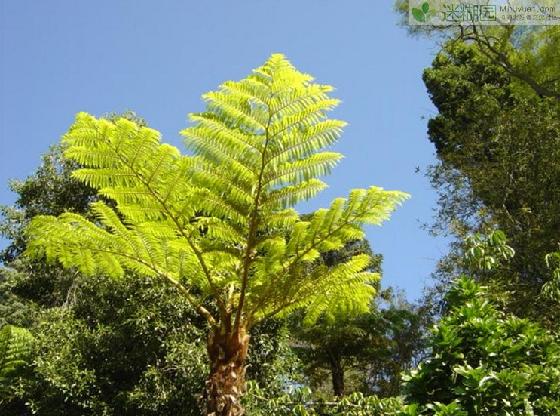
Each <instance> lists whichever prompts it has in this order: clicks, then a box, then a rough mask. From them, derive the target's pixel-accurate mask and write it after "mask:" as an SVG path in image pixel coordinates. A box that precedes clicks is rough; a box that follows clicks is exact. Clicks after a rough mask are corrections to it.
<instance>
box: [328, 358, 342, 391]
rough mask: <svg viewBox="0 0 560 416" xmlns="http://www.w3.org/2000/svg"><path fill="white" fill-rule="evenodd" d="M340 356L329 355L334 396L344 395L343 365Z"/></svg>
mask: <svg viewBox="0 0 560 416" xmlns="http://www.w3.org/2000/svg"><path fill="white" fill-rule="evenodd" d="M341 361H342V360H341V359H340V357H334V356H331V375H332V386H333V391H334V394H335V396H337V397H342V396H344V367H343V366H342V362H341Z"/></svg>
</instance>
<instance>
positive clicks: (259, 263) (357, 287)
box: [27, 54, 407, 327]
mask: <svg viewBox="0 0 560 416" xmlns="http://www.w3.org/2000/svg"><path fill="white" fill-rule="evenodd" d="M331 91H332V87H330V86H328V85H320V84H317V83H314V82H313V78H312V77H311V76H310V75H308V74H304V73H302V72H299V71H297V70H296V69H295V68H294V67H293V66H292V65H291V64H290V62H289V61H288V60H286V58H285V57H284V56H282V55H280V54H274V55H272V56H271V57H270V58H269V59H268V60H267V62H266V63H265V64H264V65H263V66H261V67H259V68H257V69H255V70H254V71H253V72H252V74H251V75H249V76H248V77H247V78H245V79H243V80H241V81H237V82H234V81H228V82H225V83H223V84H222V85H221V86H220V87H219V89H218V90H217V91H212V92H209V93H206V94H204V95H203V98H204V100H205V102H206V110H205V111H204V112H201V113H193V114H190V120H191V122H192V125H191V126H190V127H188V128H186V129H185V130H183V131H182V132H181V133H182V135H183V136H184V138H185V145H186V147H187V149H189V150H190V151H191V153H192V154H191V155H183V154H181V153H180V152H179V151H178V150H177V149H176V148H175V147H173V146H171V145H169V144H165V143H161V141H160V135H159V133H158V132H157V131H155V130H153V129H151V128H147V127H142V126H138V125H137V124H135V123H134V122H131V121H128V120H126V119H124V118H122V119H119V120H117V121H114V122H113V121H108V120H104V119H96V118H95V117H93V116H91V115H89V114H86V113H80V114H78V115H77V117H76V121H75V123H74V124H73V125H72V127H71V128H70V130H69V131H68V133H67V134H66V135H65V136H64V137H63V144H64V146H65V149H66V150H65V157H66V158H69V159H71V160H74V161H76V162H78V163H79V164H80V165H81V166H82V168H81V169H79V170H77V171H75V174H74V175H75V177H76V179H78V180H79V181H82V182H84V183H86V184H88V185H90V186H92V187H94V188H95V189H97V190H98V193H99V195H100V196H102V197H103V198H102V199H101V201H107V202H95V203H93V204H92V205H91V209H92V211H93V212H94V213H95V215H96V219H97V220H96V221H93V222H92V221H88V220H87V219H85V218H84V217H82V216H80V215H77V214H74V213H70V212H68V213H65V214H63V215H61V216H59V217H57V218H55V217H50V216H39V217H36V218H35V219H34V220H33V221H32V222H31V224H30V226H29V228H28V232H27V236H28V240H29V243H28V250H27V252H28V254H29V255H31V256H46V257H47V258H48V259H50V260H56V261H59V262H60V263H61V264H62V265H63V266H64V267H76V268H78V269H79V270H80V271H81V272H82V273H85V274H94V273H104V274H108V275H112V276H116V277H118V276H122V275H123V274H124V273H126V272H127V271H132V272H135V273H139V274H143V275H149V276H154V277H160V278H164V279H167V280H168V281H169V282H170V283H172V284H174V285H175V286H177V288H178V289H179V290H181V291H182V292H183V293H184V295H185V296H186V297H187V298H188V299H189V300H190V301H191V302H192V303H193V305H194V306H195V307H196V308H197V309H198V310H199V312H200V313H201V314H203V315H204V316H205V317H206V318H207V319H208V322H209V323H210V324H211V325H218V324H224V325H229V324H231V323H234V324H235V325H237V326H240V325H245V326H247V327H249V326H251V325H253V324H254V323H255V322H257V321H259V320H260V319H263V318H265V317H268V316H273V315H276V314H280V313H286V312H289V311H290V310H293V309H294V308H299V307H306V308H307V310H308V315H307V316H308V318H307V319H308V321H309V322H313V321H314V320H316V319H317V318H318V317H319V316H320V315H321V314H327V315H330V316H332V315H333V314H336V313H340V312H341V311H342V312H344V313H347V312H359V311H363V310H364V309H366V308H367V307H368V304H369V301H370V298H371V296H372V295H373V288H372V285H371V284H369V283H371V281H373V280H376V279H377V278H378V276H377V275H375V274H372V273H370V272H368V266H369V264H370V258H369V257H368V256H367V255H358V256H355V257H353V258H351V259H350V260H349V261H348V262H346V263H344V264H339V265H337V266H334V267H330V268H329V267H326V266H325V265H323V264H321V262H320V261H319V258H320V255H321V253H324V252H327V251H330V250H336V249H340V248H342V247H343V246H344V244H345V243H347V242H349V241H352V240H356V239H361V238H363V237H364V232H363V230H362V226H363V225H364V224H375V225H379V224H381V223H382V222H383V221H384V220H386V219H388V217H389V214H390V213H391V211H392V210H393V209H394V208H395V207H396V206H397V205H398V204H399V203H401V202H402V201H403V200H404V199H405V198H406V197H407V195H406V194H404V193H402V192H398V191H385V190H383V189H381V188H378V187H371V188H369V189H356V190H353V191H351V192H350V194H349V196H348V197H347V198H337V199H335V200H334V201H333V202H332V204H331V205H330V207H328V208H325V209H320V210H318V211H316V212H315V213H314V214H313V215H312V216H311V217H310V219H308V220H306V221H304V220H302V219H300V217H299V215H298V213H297V212H296V211H295V210H294V209H293V207H294V206H295V205H296V204H297V203H299V202H301V201H304V200H307V199H309V198H312V197H313V196H315V195H316V194H317V193H318V192H320V191H321V190H323V189H324V188H325V187H326V184H325V183H324V182H323V181H322V180H321V178H322V177H324V176H325V175H327V174H328V173H330V172H331V170H332V169H333V167H335V166H336V164H337V163H338V162H339V161H340V159H341V158H342V156H341V155H340V154H339V153H335V152H332V151H328V150H326V149H327V148H328V147H330V146H331V145H332V144H333V143H334V142H335V141H336V140H337V139H338V138H339V136H340V134H341V132H342V128H343V127H344V125H345V123H344V122H343V121H340V120H335V119H329V118H328V117H327V112H328V111H329V110H332V109H333V108H334V107H336V106H337V104H338V100H336V99H334V98H331V97H330V96H329V93H330V92H331ZM208 299H211V300H212V301H213V302H212V304H213V305H214V306H213V307H211V308H207V307H205V306H204V305H205V304H208V302H207V300H208ZM224 322H225V323H224Z"/></svg>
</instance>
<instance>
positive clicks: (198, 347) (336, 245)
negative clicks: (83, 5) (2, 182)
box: [0, 0, 560, 416]
mask: <svg viewBox="0 0 560 416" xmlns="http://www.w3.org/2000/svg"><path fill="white" fill-rule="evenodd" d="M396 9H397V11H400V12H401V13H405V12H407V10H408V3H407V2H406V1H402V0H401V1H397V3H396ZM411 33H412V34H413V35H415V36H428V37H431V38H437V39H438V40H439V42H440V50H439V51H438V52H437V54H436V56H435V58H434V60H433V63H432V65H431V66H430V67H429V68H426V70H425V71H424V74H423V80H424V83H425V85H426V89H427V93H428V94H429V96H430V98H431V100H432V102H433V104H434V106H435V107H436V109H437V114H435V115H434V116H433V117H431V119H430V120H428V123H427V126H426V128H427V138H426V139H427V140H429V141H430V142H431V143H433V145H434V146H435V152H436V156H437V162H436V163H435V164H434V165H433V166H431V167H430V168H429V169H428V171H427V172H426V175H427V177H428V178H429V180H430V181H431V183H432V185H433V186H434V189H435V190H436V191H437V193H438V206H437V214H436V216H435V218H434V221H433V223H432V224H429V225H428V228H429V230H430V231H431V232H433V233H442V234H445V235H448V236H451V237H452V238H453V243H452V245H451V247H450V251H449V253H447V255H446V256H445V257H444V258H442V259H441V261H440V262H439V265H438V269H437V270H436V271H435V272H434V282H433V285H432V286H430V287H429V288H427V289H426V295H425V296H424V297H423V298H422V299H421V300H419V301H418V302H417V303H415V304H412V303H410V302H409V301H407V300H406V297H405V295H404V294H403V293H401V292H400V291H398V290H395V289H393V288H387V287H385V286H384V285H383V279H382V274H383V273H382V260H383V257H382V253H376V252H375V242H372V246H373V248H372V246H370V243H369V242H368V241H367V240H365V238H364V235H365V234H364V231H363V227H364V226H365V225H367V224H374V225H380V224H381V223H382V222H383V221H385V220H387V219H388V217H389V215H390V213H391V212H392V211H393V209H395V208H396V207H397V206H398V205H399V204H400V203H402V202H403V201H404V200H405V199H406V194H403V193H401V192H398V191H385V190H383V189H381V188H377V187H372V188H369V189H365V190H353V191H351V192H350V194H349V196H348V197H347V198H338V199H335V200H334V201H333V202H332V204H331V206H330V207H329V208H326V209H323V210H318V211H315V212H312V213H298V212H296V211H295V210H294V209H293V207H294V206H295V205H296V204H297V203H298V202H300V201H305V200H307V199H310V198H311V197H313V196H314V195H316V194H317V193H318V192H319V191H321V190H322V189H323V188H324V186H325V184H324V183H323V181H322V178H323V177H324V176H325V175H326V174H328V173H330V171H331V169H332V168H334V166H335V165H336V164H337V163H338V161H339V160H340V158H341V155H339V154H337V153H334V152H331V151H328V150H327V148H328V147H329V146H330V145H332V144H333V143H335V141H336V140H337V139H338V137H339V136H340V135H341V133H342V129H343V127H344V122H342V121H339V120H335V119H330V118H328V117H327V114H328V112H329V111H330V110H332V109H333V108H334V107H336V105H337V104H338V101H337V100H336V99H334V98H332V97H331V91H332V88H331V87H330V86H326V85H320V84H316V83H314V81H313V79H312V78H311V77H310V76H309V75H307V74H303V73H301V72H299V71H297V70H296V69H295V68H294V67H293V66H292V65H291V64H290V63H289V62H288V61H287V60H286V59H285V58H284V57H283V56H282V55H278V54H276V55H272V56H271V58H270V59H269V60H268V61H267V62H266V63H265V64H264V65H263V66H261V67H259V68H257V69H256V70H255V71H254V72H253V73H252V74H251V75H249V76H248V77H247V78H245V79H243V80H241V81H238V82H231V81H230V82H226V83H224V84H223V85H222V86H220V88H219V89H218V90H217V91H214V92H210V93H207V94H206V95H205V96H204V99H205V101H206V103H207V108H206V110H205V111H204V112H202V113H198V114H192V115H191V121H192V123H191V126H190V127H188V128H187V129H185V130H184V131H183V132H182V133H183V135H184V137H185V143H186V145H187V148H188V150H189V152H190V153H189V154H188V155H182V154H180V153H179V151H178V150H177V149H175V148H174V147H172V146H169V145H166V144H162V143H161V142H160V140H159V135H158V133H157V132H155V131H154V130H152V129H151V128H150V127H149V123H148V122H146V121H145V120H143V119H142V118H140V117H139V116H137V115H136V114H134V113H132V112H127V113H124V114H107V115H105V116H103V117H99V118H95V117H93V116H90V115H88V114H83V113H82V114H79V115H78V116H77V118H76V122H75V123H74V125H73V126H71V128H70V129H69V131H68V133H67V134H66V135H65V136H64V138H63V140H62V141H61V143H60V144H54V145H53V146H52V147H51V149H50V150H49V151H48V152H47V153H45V154H44V155H43V158H42V160H41V162H40V164H39V165H38V167H37V168H36V170H35V172H34V173H33V174H32V175H30V176H29V177H27V178H25V179H23V180H14V181H12V182H11V183H10V188H11V190H12V191H13V192H14V194H15V195H16V198H17V199H16V202H15V204H13V205H11V206H3V207H2V208H1V214H2V216H1V220H0V232H1V234H2V236H3V237H4V238H5V239H7V240H8V242H9V243H8V246H7V247H6V248H5V249H4V250H3V251H2V252H1V260H2V263H3V265H4V266H3V267H2V268H1V269H0V288H1V290H0V414H2V415H8V416H12V415H13V416H24V415H32V414H37V415H45V416H50V415H52V416H54V415H70V416H79V415H139V416H142V415H146V416H147V415H170V416H171V415H200V414H205V415H214V416H218V415H230V416H235V415H242V414H247V415H302V416H305V415H350V416H352V415H356V416H357V415H379V416H382V415H383V416H391V415H394V416H397V415H401V416H405V415H408V416H413V415H426V416H427V415H439V416H443V415H453V416H467V415H488V416H495V415H544V416H546V415H558V414H560V343H559V334H560V332H559V330H558V319H559V318H560V304H559V302H560V251H559V246H558V244H559V242H560V238H559V237H558V233H559V230H560V193H559V192H560V191H558V188H559V184H560V151H559V149H560V147H559V144H560V61H559V59H560V55H558V53H557V51H558V50H560V30H559V27H554V26H550V27H538V28H533V27H529V28H522V27H515V26H507V27H502V26H495V27H480V26H472V27H468V26H465V27H463V28H461V30H457V29H456V28H429V29H426V28H420V29H418V28H416V29H415V30H411ZM418 75H419V76H421V74H418ZM418 140H419V139H418ZM52 141H53V143H54V142H56V138H53V140H52ZM403 255H404V256H405V255H406V253H403Z"/></svg>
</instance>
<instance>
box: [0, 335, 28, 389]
mask: <svg viewBox="0 0 560 416" xmlns="http://www.w3.org/2000/svg"><path fill="white" fill-rule="evenodd" d="M32 343H33V336H32V335H31V333H30V332H29V331H28V330H27V329H25V328H19V327H16V326H13V325H6V326H4V327H3V328H2V330H0V393H1V392H3V391H4V392H5V391H6V390H7V389H9V387H10V382H11V380H13V378H14V377H17V376H18V375H19V373H20V371H21V369H22V368H23V367H24V366H25V365H26V364H28V363H29V358H30V356H31V350H32V345H33V344H32Z"/></svg>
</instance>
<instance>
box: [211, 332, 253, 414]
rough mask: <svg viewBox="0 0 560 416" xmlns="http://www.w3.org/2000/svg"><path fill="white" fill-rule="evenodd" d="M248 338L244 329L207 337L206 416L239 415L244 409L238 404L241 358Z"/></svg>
mask: <svg viewBox="0 0 560 416" xmlns="http://www.w3.org/2000/svg"><path fill="white" fill-rule="evenodd" d="M248 347H249V336H248V335H247V334H246V332H245V330H244V329H241V330H240V331H239V332H238V333H227V332H225V333H217V332H215V331H211V332H210V334H209V335H208V345H207V348H208V357H209V359H210V375H209V377H208V380H207V381H206V392H205V393H206V394H205V398H206V415H208V416H241V415H243V414H245V409H244V408H243V406H242V405H241V403H240V399H241V396H242V395H243V393H244V391H245V359H246V358H247V349H248Z"/></svg>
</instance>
